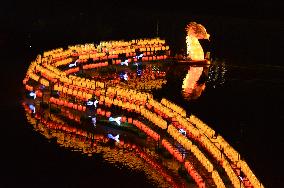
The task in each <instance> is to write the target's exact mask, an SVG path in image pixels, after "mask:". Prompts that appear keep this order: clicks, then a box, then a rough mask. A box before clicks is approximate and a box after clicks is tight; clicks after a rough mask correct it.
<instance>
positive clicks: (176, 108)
mask: <svg viewBox="0 0 284 188" xmlns="http://www.w3.org/2000/svg"><path fill="white" fill-rule="evenodd" d="M161 104H163V105H165V106H166V107H168V108H170V109H172V110H173V111H175V112H177V113H179V114H180V115H181V116H183V117H185V116H186V111H185V110H184V109H183V108H181V107H180V106H178V105H176V104H174V103H172V102H171V101H169V100H167V99H165V98H162V100H161Z"/></svg>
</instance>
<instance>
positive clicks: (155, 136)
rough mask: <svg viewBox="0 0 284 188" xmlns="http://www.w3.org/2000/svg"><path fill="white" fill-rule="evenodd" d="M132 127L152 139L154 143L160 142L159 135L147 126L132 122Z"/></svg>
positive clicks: (139, 122)
mask: <svg viewBox="0 0 284 188" xmlns="http://www.w3.org/2000/svg"><path fill="white" fill-rule="evenodd" d="M133 125H135V126H136V127H138V128H139V129H141V130H142V131H143V132H145V133H146V134H147V135H148V136H150V137H151V138H153V139H154V140H155V141H159V140H160V135H159V134H158V133H156V132H155V131H153V130H152V129H150V128H149V127H148V126H146V125H145V124H144V123H142V122H141V121H138V120H133Z"/></svg>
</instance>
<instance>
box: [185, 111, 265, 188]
mask: <svg viewBox="0 0 284 188" xmlns="http://www.w3.org/2000/svg"><path fill="white" fill-rule="evenodd" d="M190 120H191V121H192V122H194V123H195V124H196V126H197V127H199V128H200V129H201V130H203V131H204V134H206V135H207V136H208V137H209V138H210V137H211V138H210V140H211V142H210V141H209V139H208V138H206V137H202V138H206V139H204V140H207V142H206V143H205V141H203V142H204V143H205V144H210V145H212V141H213V143H215V146H216V147H218V146H219V148H218V149H219V151H220V149H221V150H223V152H224V154H225V155H226V156H227V157H228V158H229V159H230V160H231V161H232V162H234V164H238V166H239V168H240V169H241V171H242V172H243V173H244V174H245V176H246V177H247V178H248V179H249V181H250V183H251V184H252V185H253V186H254V187H263V185H262V184H261V183H260V182H259V180H258V179H257V178H256V176H255V175H254V174H253V172H252V171H251V170H250V168H249V167H248V165H244V166H243V167H242V165H239V164H246V163H245V162H244V161H242V160H240V154H239V153H238V152H237V151H236V150H235V149H234V148H233V147H231V146H230V145H229V144H228V143H227V142H226V141H225V140H224V138H223V137H222V136H220V135H218V136H217V138H212V137H213V135H214V134H213V131H214V130H212V129H211V128H210V127H208V126H207V125H206V124H204V123H203V122H202V121H201V120H199V119H198V118H197V117H195V116H193V115H192V116H190ZM208 130H212V131H209V132H208ZM211 148H214V147H213V146H211ZM215 151H216V152H215V153H218V156H219V157H217V156H216V158H217V159H218V160H219V161H223V160H224V158H223V157H222V154H221V153H220V152H217V149H215ZM211 153H214V152H213V151H212V152H211Z"/></svg>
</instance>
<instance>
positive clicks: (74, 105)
mask: <svg viewBox="0 0 284 188" xmlns="http://www.w3.org/2000/svg"><path fill="white" fill-rule="evenodd" d="M187 34H188V36H187V45H188V55H189V57H190V58H191V59H192V60H204V53H203V50H202V47H201V46H200V44H199V41H198V39H209V35H208V34H207V32H206V30H205V28H204V27H203V26H201V25H200V24H196V23H190V24H189V25H188V27H187ZM130 46H131V48H130ZM136 49H140V51H142V52H143V54H145V56H146V57H147V60H157V59H159V58H158V57H159V56H158V57H156V56H155V55H154V53H153V52H155V51H157V50H162V51H164V52H165V51H166V50H168V49H169V48H168V46H166V45H165V41H164V40H161V39H158V38H157V39H140V40H132V41H128V42H125V41H110V42H101V43H100V44H99V45H98V46H95V45H93V44H85V45H75V46H69V49H67V50H65V51H64V50H63V49H62V48H59V49H55V50H51V51H48V52H44V55H43V58H41V56H38V57H37V59H36V60H35V61H33V62H32V63H31V65H30V66H29V68H28V71H27V74H26V77H25V78H24V80H23V84H24V85H25V89H26V90H28V91H34V90H36V91H35V92H36V93H37V96H42V100H43V101H45V102H49V104H52V105H57V106H58V107H59V106H60V107H64V108H65V109H64V112H66V117H67V118H69V119H74V120H75V121H78V122H80V119H79V117H80V116H78V115H75V116H74V115H71V114H70V113H69V112H70V111H69V112H68V110H75V111H77V112H78V113H83V112H84V111H86V101H87V100H90V99H92V98H93V97H94V96H96V97H97V99H98V100H99V105H100V108H98V109H97V114H98V115H100V116H109V115H110V113H111V112H110V111H106V110H102V109H101V107H102V106H107V107H111V106H116V107H118V108H120V109H122V110H127V111H131V112H133V113H136V114H137V115H138V116H139V118H141V119H143V121H146V122H149V124H150V125H146V124H144V123H142V122H140V121H138V120H137V119H133V118H132V117H127V121H128V123H130V124H134V125H135V126H136V127H138V128H139V129H140V130H142V131H143V132H145V133H146V134H147V135H148V136H149V137H151V138H153V139H154V140H155V141H160V134H163V136H164V135H165V134H164V133H166V134H167V136H168V137H170V139H171V140H175V141H177V142H178V143H180V144H181V145H182V147H183V149H184V150H186V151H187V152H190V153H191V154H193V156H194V157H195V158H196V159H197V161H198V163H200V164H201V165H202V166H203V167H204V169H206V171H207V173H209V174H210V176H209V177H210V178H212V180H213V181H214V183H215V184H216V185H217V186H218V187H224V186H223V185H224V184H223V180H222V177H220V176H219V174H218V172H217V169H216V168H215V166H214V165H213V164H214V163H213V162H212V161H213V160H215V161H216V162H217V165H220V166H221V167H222V168H223V169H224V170H225V172H226V174H227V175H228V177H229V179H230V181H231V184H232V185H233V186H234V187H244V186H246V185H244V184H243V182H242V181H241V180H240V178H239V176H238V173H237V170H236V165H238V166H239V168H240V170H241V171H242V172H243V173H244V175H245V177H244V178H247V179H248V180H249V181H248V182H250V184H251V185H253V186H254V187H263V185H262V184H261V183H260V182H259V180H258V179H257V178H256V177H255V175H254V174H253V172H252V171H251V170H250V168H249V167H248V165H247V164H246V163H245V161H243V160H240V155H239V154H238V152H237V151H236V150H234V149H233V148H232V147H231V146H230V145H229V144H228V143H227V142H226V141H225V140H224V139H223V138H222V137H221V136H220V135H218V134H217V133H215V131H214V130H213V129H211V128H210V127H209V126H208V125H206V124H205V123H204V122H202V121H201V120H200V119H198V118H197V117H196V116H193V115H191V116H188V115H187V113H186V111H185V110H184V109H183V108H181V107H179V106H177V105H176V104H175V103H172V102H170V101H168V100H167V99H162V100H161V101H158V100H155V99H154V97H153V95H152V94H150V93H148V92H145V91H143V92H142V91H139V87H135V86H131V84H130V86H127V84H126V85H122V84H109V82H107V81H105V79H104V78H103V76H99V77H98V80H96V81H95V80H93V79H86V78H82V77H80V76H75V75H72V73H76V72H79V71H80V67H79V66H77V67H73V68H70V66H69V65H70V63H75V59H77V60H78V61H76V62H78V63H79V64H83V66H82V67H83V69H84V70H86V69H91V68H97V67H102V66H109V64H108V60H111V61H112V62H113V63H114V62H115V64H117V63H120V62H121V61H122V60H121V59H119V58H118V57H119V56H117V55H119V54H122V53H125V54H128V55H127V58H130V57H131V56H135V55H137V54H136V53H135V50H136ZM107 54H109V55H111V56H108V55H107ZM162 58H164V56H163V57H162ZM73 61H74V62H73ZM90 61H91V63H90ZM135 61H137V59H136V58H132V59H131V62H132V63H133V62H135ZM202 71H203V68H202V67H201V68H200V67H194V68H192V69H190V70H189V72H188V75H187V76H186V78H185V81H184V83H183V89H185V90H188V91H191V90H193V89H194V88H195V87H196V82H197V81H198V79H199V77H200V76H201V74H202ZM151 74H152V73H149V76H150V77H152V76H153V75H151ZM30 79H31V80H32V82H30V81H29V80H30ZM151 79H152V78H151ZM151 79H149V80H151ZM153 80H155V79H154V78H153ZM35 82H36V83H37V84H34V83H35ZM149 83H151V82H149ZM157 83H159V82H154V83H152V85H154V84H157ZM108 84H109V85H108ZM40 85H44V86H45V87H47V88H48V89H50V90H48V91H51V90H53V91H58V92H59V93H60V96H59V98H53V97H51V96H50V95H46V94H44V93H43V92H41V91H40V90H39V89H38V88H39V86H40ZM153 87H154V86H153ZM43 95H44V96H43ZM71 99H72V101H71ZM62 109H63V108H62ZM66 109H68V110H66ZM28 111H29V113H33V112H32V111H31V110H29V109H28ZM62 111H63V110H62ZM68 113H69V114H68ZM123 119H124V120H126V117H124V118H123ZM139 120H140V119H139ZM29 121H30V122H31V123H33V121H34V120H32V118H31V117H30V118H29ZM43 123H44V122H43ZM48 126H51V124H48ZM179 129H183V130H184V131H186V135H182V133H181V132H179ZM41 130H42V131H43V132H44V133H45V134H47V135H48V136H49V137H52V136H54V135H55V136H56V137H59V139H58V140H59V142H60V143H62V144H67V145H68V144H70V143H66V142H65V138H64V135H63V136H62V135H61V133H59V132H57V131H54V132H53V133H54V135H50V134H49V133H48V132H47V131H46V130H45V129H44V128H41ZM66 130H71V132H72V131H75V132H76V130H74V129H71V128H68V127H67V128H66V127H65V128H64V131H66ZM76 134H79V135H81V136H85V137H87V136H88V133H87V132H83V131H78V132H76ZM60 135H61V136H60ZM170 139H168V138H165V137H163V138H162V140H161V141H162V145H163V147H164V148H166V149H167V150H168V151H169V153H170V154H171V155H173V157H174V158H175V159H176V160H177V161H179V163H180V164H182V165H184V166H185V167H186V170H187V171H188V173H189V174H190V175H191V176H192V177H193V179H194V180H195V182H196V184H198V186H199V187H203V186H205V183H204V181H203V178H202V177H201V175H199V173H198V172H197V170H196V169H193V168H191V167H192V165H191V163H189V161H188V160H187V159H185V158H184V157H183V155H182V153H181V152H180V151H179V150H178V148H177V146H175V145H173V144H172V143H170V141H169V140H170ZM76 144H78V145H76V146H75V147H74V148H76V149H78V148H81V149H82V150H83V151H84V152H85V153H89V151H90V148H89V147H86V146H85V145H84V143H81V142H80V143H77V142H76ZM71 145H72V146H73V145H75V143H74V144H73V143H71ZM96 150H97V151H98V150H99V151H102V150H103V149H102V148H101V147H97V148H96ZM108 151H109V150H108ZM206 152H207V153H206ZM106 153H107V152H106ZM208 155H210V156H211V157H208ZM131 156H132V155H131ZM126 157H127V156H126V155H125V156H124V155H120V157H119V160H122V159H124V158H126ZM130 158H133V157H130ZM200 164H199V165H200ZM198 170H199V169H198ZM157 181H158V180H157Z"/></svg>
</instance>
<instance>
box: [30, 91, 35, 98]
mask: <svg viewBox="0 0 284 188" xmlns="http://www.w3.org/2000/svg"><path fill="white" fill-rule="evenodd" d="M30 96H31V97H33V98H34V99H35V98H36V94H35V92H33V91H31V92H30Z"/></svg>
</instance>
